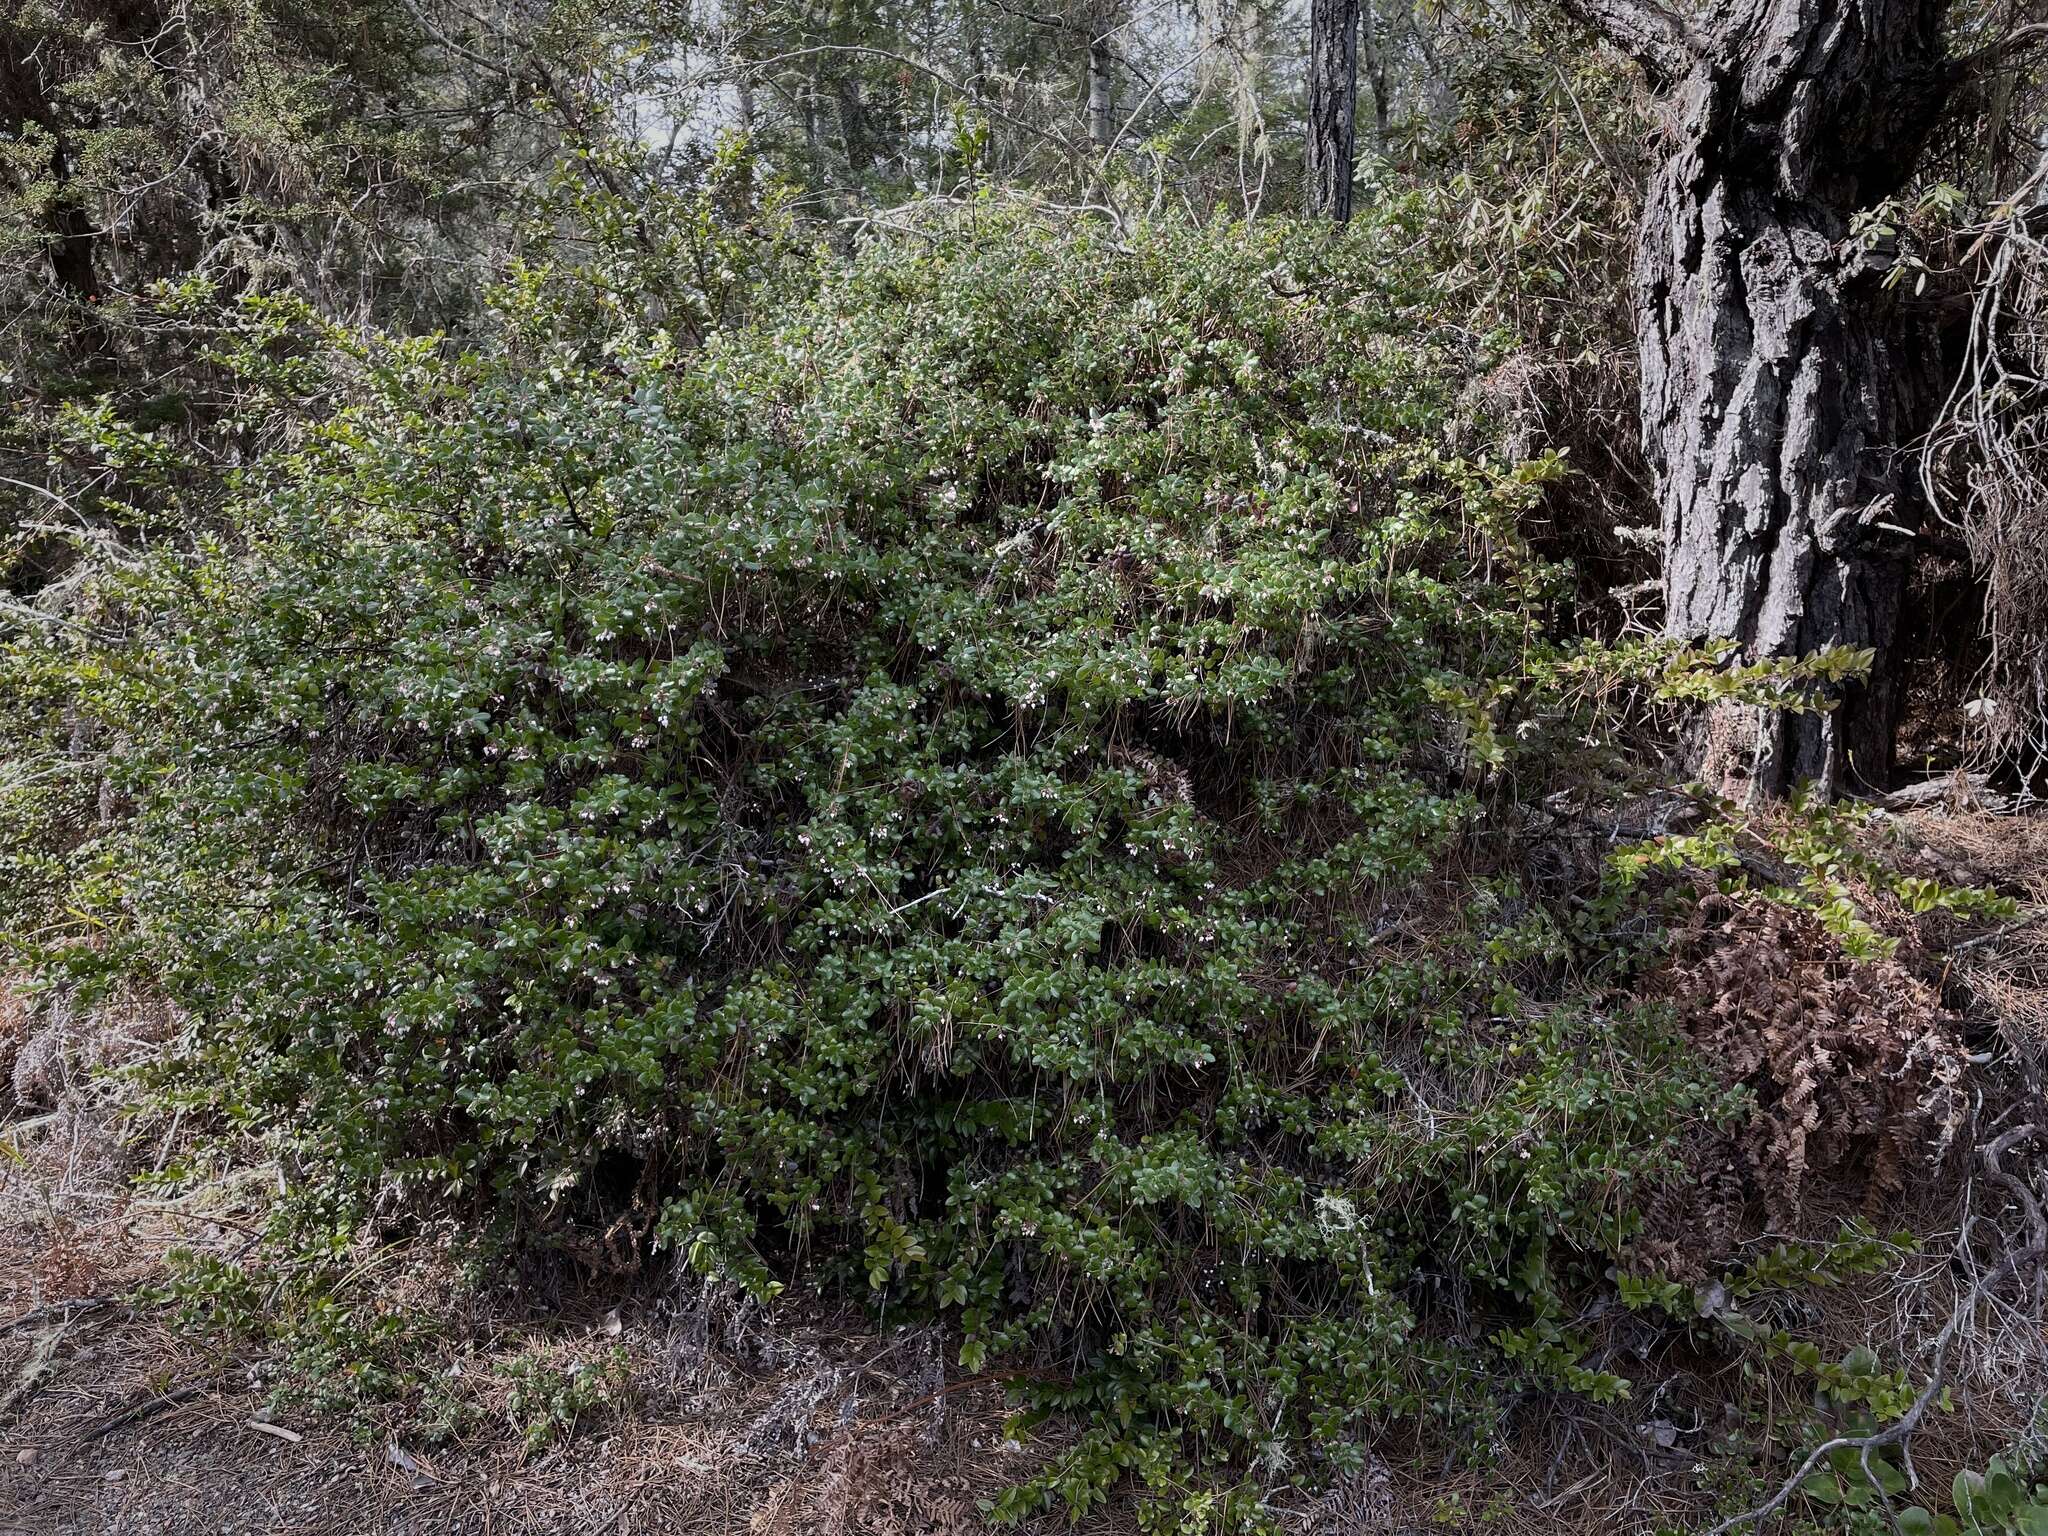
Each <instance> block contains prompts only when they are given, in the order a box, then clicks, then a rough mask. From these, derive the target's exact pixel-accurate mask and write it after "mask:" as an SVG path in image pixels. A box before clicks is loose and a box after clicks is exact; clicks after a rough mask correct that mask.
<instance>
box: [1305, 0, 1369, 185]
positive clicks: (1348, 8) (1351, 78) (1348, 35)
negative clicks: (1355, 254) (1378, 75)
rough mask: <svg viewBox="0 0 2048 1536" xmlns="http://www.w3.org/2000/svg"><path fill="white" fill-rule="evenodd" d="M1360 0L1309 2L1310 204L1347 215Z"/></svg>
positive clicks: (1354, 142) (1353, 146)
mask: <svg viewBox="0 0 2048 1536" xmlns="http://www.w3.org/2000/svg"><path fill="white" fill-rule="evenodd" d="M1358 6H1359V0H1313V3H1312V4H1311V5H1310V7H1309V23H1308V25H1309V33H1308V158H1307V170H1308V197H1307V202H1308V208H1309V211H1310V212H1311V213H1313V214H1315V215H1317V216H1319V217H1321V218H1326V219H1335V220H1336V221H1337V222H1338V223H1340V224H1342V223H1344V222H1345V221H1347V220H1348V219H1349V218H1350V217H1351V169H1352V165H1353V163H1354V158H1355V155H1356V151H1357V135H1358Z"/></svg>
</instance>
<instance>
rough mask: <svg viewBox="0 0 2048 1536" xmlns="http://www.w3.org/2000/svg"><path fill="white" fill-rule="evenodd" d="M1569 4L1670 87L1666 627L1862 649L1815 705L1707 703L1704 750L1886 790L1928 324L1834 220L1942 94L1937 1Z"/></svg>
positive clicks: (1891, 188) (1715, 759) (1654, 262)
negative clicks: (1760, 713)
mask: <svg viewBox="0 0 2048 1536" xmlns="http://www.w3.org/2000/svg"><path fill="white" fill-rule="evenodd" d="M1573 9H1575V10H1577V11H1578V12H1579V13H1580V14H1582V15H1584V16H1586V18H1587V19H1589V20H1592V21H1593V22H1594V23H1595V24H1596V25H1599V26H1601V27H1602V28H1603V30H1606V31H1607V32H1608V34H1609V36H1610V37H1613V38H1615V40H1616V41H1618V42H1622V43H1623V44H1624V46H1632V47H1634V49H1635V51H1636V52H1637V53H1638V55H1639V56H1641V57H1644V58H1645V59H1646V60H1647V61H1649V62H1650V63H1651V65H1652V67H1653V69H1656V70H1658V72H1660V73H1661V74H1663V76H1664V77H1665V78H1666V79H1667V80H1670V81H1673V82H1675V84H1674V88H1673V90H1672V92H1671V99H1670V102H1669V110H1670V123H1671V128H1670V135H1669V139H1668V142H1667V146H1666V153H1665V157H1664V160H1663V162H1662V164H1661V165H1659V167H1658V168H1657V170H1656V172H1655V174H1654V175H1653V176H1652V178H1651V182H1650V187H1649V195H1648V197H1647V199H1646V201H1645V205H1644V213H1643V223H1642V228H1641V232H1640V236H1639V240H1638V245H1637V260H1636V307H1637V326H1638V332H1639V334H1638V345H1639V348H1640V353H1641V362H1642V373H1643V379H1642V390H1643V393H1642V425H1643V441H1644V446H1645V449H1646V451H1647V454H1648V457H1649V461H1650V466H1651V469H1652V471H1653V472H1654V475H1655V478H1656V486H1657V496H1658V500H1659V503H1660V511H1661V516H1662V531H1663V547H1664V589H1665V627H1666V629H1667V631H1668V632H1669V633H1670V634H1672V635H1674V636H1677V637H1680V638H1683V639H1686V640H1733V641H1735V642H1737V643H1738V644H1739V645H1740V646H1741V647H1742V649H1743V652H1744V653H1745V656H1746V657H1747V658H1748V659H1751V660H1760V659H1766V658H1772V657H1789V656H1797V655H1802V654H1805V653H1809V652H1812V651H1815V650H1819V649H1821V648H1823V647H1828V646H1850V647H1856V648H1861V649H1869V650H1871V651H1873V652H1874V653H1875V657H1874V662H1873V666H1872V669H1871V673H1870V676H1869V678H1868V680H1867V682H1864V683H1860V684H1852V685H1849V686H1848V687H1846V688H1845V689H1843V690H1842V691H1841V692H1840V694H1839V697H1838V699H1837V707H1836V709H1835V710H1834V712H1832V713H1830V714H1793V713H1782V714H1780V713H1773V714H1771V715H1770V716H1768V717H1766V718H1764V719H1762V720H1758V719H1756V718H1755V715H1756V712H1755V711H1752V710H1740V709H1735V708H1729V707H1723V708H1720V709H1717V710H1715V711H1712V712H1710V714H1709V716H1708V717H1707V719H1706V721H1705V722H1704V723H1703V727H1702V729H1701V730H1700V731H1699V733H1698V737H1697V741H1696V751H1697V754H1698V756H1699V759H1700V762H1699V766H1700V768H1701V770H1702V772H1703V774H1704V775H1705V776H1707V777H1708V778H1709V779H1710V780H1711V781H1718V782H1720V783H1722V784H1723V785H1724V786H1727V787H1731V788H1732V787H1734V781H1736V780H1747V781H1748V784H1749V786H1750V787H1751V788H1752V789H1753V790H1754V791H1758V792H1762V793H1765V794H1779V793H1783V792H1784V791H1785V790H1787V789H1789V788H1790V787H1792V786H1793V785H1795V784H1797V783H1799V782H1800V781H1803V780H1810V781H1814V782H1816V783H1817V784H1819V785H1820V786H1821V787H1822V788H1823V789H1825V790H1827V791H1830V792H1832V791H1834V790H1836V789H1838V788H1840V787H1842V786H1844V785H1845V784H1848V783H1867V784H1881V783H1883V782H1884V780H1885V778H1886V776H1887V775H1888V773H1889V771H1890V767H1891V756H1892V727H1893V721H1894V715H1895V706H1896V682H1897V679H1896V677H1895V676H1894V674H1893V671H1892V667H1891V656H1890V651H1891V647H1892V642H1893V640H1894V638H1895V632H1896V629H1897V625H1898V616H1899V604H1900V595H1901V586H1902V580H1903V561H1902V558H1901V557H1902V554H1903V549H1902V547H1901V540H1900V538H1899V530H1901V529H1903V528H1909V527H1910V526H1911V525H1912V523H1913V521H1914V520H1915V517H1916V515H1917V506H1916V504H1915V496H1914V485H1913V480H1912V477H1911V475H1910V474H1909V473H1908V471H1907V465H1906V459H1907V457H1908V456H1907V455H1906V454H1905V453H1904V452H1903V451H1902V450H1903V449H1905V448H1906V447H1907V445H1908V444H1910V443H1911V441H1912V440H1913V439H1914V438H1915V437H1916V436H1917V435H1918V434H1919V432H1920V431H1921V430H1922V429H1923V428H1924V427H1925V426H1926V424H1927V423H1928V422H1929V420H1930V419H1931V412H1932V410H1933V408H1934V407H1935V405H1936V403H1937V398H1938V397H1937V392H1936V388H1935V385H1936V380H1935V378H1934V376H1933V373H1932V370H1931V368H1930V362H1929V355H1930V351H1931V348H1930V347H1929V345H1928V342H1927V338H1926V337H1925V336H1923V335H1919V334H1917V333H1916V331H1915V329H1914V326H1913V324H1912V322H1911V321H1910V320H1909V318H1908V316H1907V314H1906V312H1905V310H1904V309H1903V307H1902V306H1901V305H1900V304H1899V303H1898V302H1897V300H1898V297H1899V296H1898V295H1897V294H1896V293H1894V292H1892V291H1889V290H1888V289H1887V287H1886V284H1885V281H1884V278H1885V271H1886V265H1887V264H1886V261H1885V259H1884V257H1883V255H1882V254H1881V253H1879V252H1876V251H1873V250H1870V249H1868V248H1867V247H1866V246H1865V245H1864V244H1863V243H1861V242H1859V241H1858V240H1856V239H1854V238H1853V225H1854V219H1855V215H1856V214H1857V213H1858V212H1859V211H1860V210H1863V209H1867V208H1869V207H1871V206H1873V205H1874V204H1876V203H1878V202H1880V201H1882V200H1883V199H1884V198H1885V197H1887V196H1889V195H1890V194H1892V193H1893V192H1895V191H1897V190H1898V188H1899V187H1900V186H1901V185H1902V184H1903V183H1904V181H1905V179H1906V177H1907V176H1908V175H1909V174H1910V173H1911V170H1912V168H1913V164H1914V161H1915V159H1916V158H1917V156H1918V154H1919V151H1920V149H1921V147H1922V145H1923V143H1924V142H1925V139H1926V137H1927V134H1928V132H1929V131H1930V129H1931V127H1932V125H1933V122H1934V118H1935V116H1936V114H1937V112H1938V111H1939V108H1940V106H1941V102H1942V99H1943V96H1944V94H1945V89H1946V87H1945V79H1946V76H1945V74H1944V70H1943V60H1942V56H1941V41H1940V23H1941V12H1942V0H1857V3H1853V4H1852V3H1850V0H1737V3H1735V4H1734V5H1732V6H1730V7H1727V8H1724V9H1720V10H1717V11H1716V12H1715V29H1714V31H1713V32H1712V33H1703V32H1701V31H1700V30H1698V28H1697V27H1696V26H1695V25H1694V24H1693V23H1692V22H1690V21H1688V20H1687V19H1685V18H1681V17H1678V16H1676V15H1674V14H1673V13H1671V12H1668V11H1664V10H1662V8H1661V7H1656V6H1651V5H1637V4H1636V3H1635V0H1573Z"/></svg>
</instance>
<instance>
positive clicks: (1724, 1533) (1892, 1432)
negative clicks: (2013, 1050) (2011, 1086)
mask: <svg viewBox="0 0 2048 1536" xmlns="http://www.w3.org/2000/svg"><path fill="white" fill-rule="evenodd" d="M2028 1129H2029V1130H2031V1129H2032V1127H2028ZM2042 1255H2043V1250H2042V1249H2041V1248H2040V1247H2038V1246H2037V1247H2030V1248H2025V1249H2022V1250H2020V1251H2018V1252H2016V1253H2008V1254H2007V1255H2006V1256H2005V1257H2004V1258H2003V1259H2001V1260H2000V1261H1999V1263H1998V1266H1997V1267H1996V1268H1995V1269H1993V1270H1992V1271H1991V1272H1990V1273H1989V1274H1987V1275H1986V1276H1985V1277H1984V1278H1983V1279H1981V1280H1979V1281H1978V1282H1977V1283H1976V1284H1975V1285H1974V1286H1972V1287H1971V1288H1970V1294H1969V1295H1967V1296H1965V1297H1964V1298H1963V1299H1962V1300H1961V1301H1960V1302H1958V1303H1957V1304H1956V1309H1955V1311H1954V1312H1953V1313H1951V1314H1950V1316H1949V1320H1948V1322H1947V1324H1946V1325H1945V1326H1944V1327H1943V1328H1942V1330H1941V1333H1940V1334H1939V1335H1938V1336H1937V1337H1936V1339H1935V1341H1934V1370H1933V1372H1932V1373H1931V1374H1930V1375H1929V1376H1928V1378H1927V1385H1926V1386H1924V1387H1922V1388H1921V1389H1920V1395H1919V1396H1918V1397H1916V1398H1914V1399H1913V1403H1912V1406H1911V1407H1909V1408H1908V1409H1907V1410H1906V1411H1905V1413H1904V1414H1902V1415H1901V1416H1900V1418H1899V1420H1898V1422H1897V1423H1895V1424H1892V1425H1890V1426H1888V1427H1887V1428H1884V1429H1881V1430H1878V1431H1876V1432H1875V1433H1874V1434H1868V1435H1837V1436H1835V1438H1834V1439H1832V1440H1825V1441H1823V1442H1821V1443H1820V1444H1819V1445H1817V1446H1815V1447H1814V1448H1813V1449H1812V1450H1811V1451H1809V1452H1808V1453H1807V1456H1806V1459H1805V1460H1804V1461H1802V1462H1801V1463H1800V1464H1799V1466H1798V1467H1797V1468H1796V1469H1795V1470H1794V1471H1793V1473H1792V1475H1791V1476H1790V1477H1788V1478H1786V1479H1785V1482H1784V1484H1783V1486H1781V1487H1780V1488H1779V1489H1778V1491H1777V1492H1776V1493H1775V1494H1773V1495H1772V1496H1771V1497H1770V1498H1769V1499H1768V1500H1766V1501H1765V1502H1764V1503H1762V1504H1759V1505H1758V1506H1757V1507H1756V1508H1755V1509H1752V1510H1748V1511H1746V1512H1744V1513H1743V1514H1739V1515H1731V1516H1730V1517H1729V1518H1728V1519H1726V1520H1723V1521H1722V1522H1721V1523H1720V1524H1719V1525H1717V1526H1715V1527H1714V1528H1713V1529H1712V1530H1710V1531H1708V1532H1707V1533H1706V1536H1728V1532H1730V1531H1732V1530H1734V1529H1735V1528H1736V1527H1737V1526H1741V1525H1750V1524H1752V1523H1754V1525H1755V1526H1756V1528H1757V1529H1758V1530H1762V1529H1763V1523H1764V1521H1766V1520H1768V1519H1769V1518H1770V1517H1771V1516H1772V1515H1774V1514H1776V1513H1777V1512H1778V1511H1779V1510H1781V1509H1783V1508H1784V1507H1785V1504H1786V1502H1787V1501H1788V1500H1789V1499H1790V1498H1791V1497H1792V1495H1793V1494H1795V1493H1797V1492H1798V1491H1799V1489H1800V1487H1801V1485H1803V1484H1804V1483H1805V1481H1806V1479H1807V1478H1808V1477H1810V1476H1812V1474H1813V1471H1814V1469H1815V1468H1816V1467H1818V1466H1819V1465H1820V1464H1821V1463H1822V1462H1823V1461H1825V1460H1827V1458H1828V1457H1830V1456H1832V1455H1833V1454H1834V1453H1835V1452H1836V1451H1856V1452H1858V1453H1860V1456H1861V1460H1862V1463H1863V1468H1864V1474H1865V1476H1871V1473H1870V1453H1871V1452H1872V1451H1875V1450H1881V1449H1883V1448H1884V1447H1886V1446H1889V1445H1902V1444H1903V1443H1904V1442H1905V1441H1907V1440H1908V1439H1909V1438H1911V1436H1912V1434H1913V1432H1914V1431H1915V1430H1917V1429H1918V1428H1919V1427H1920V1421H1921V1420H1922V1419H1923V1418H1925V1417H1926V1415H1927V1410H1928V1408H1929V1407H1931V1406H1932V1405H1933V1403H1934V1400H1935V1399H1936V1398H1937V1397H1939V1396H1940V1395H1941V1389H1942V1387H1943V1386H1944V1385H1945V1384H1946V1382H1947V1380H1948V1350H1949V1345H1950V1344H1951V1343H1953V1342H1954V1340H1955V1336H1956V1333H1957V1332H1958V1331H1959V1330H1960V1329H1961V1328H1962V1326H1963V1324H1964V1323H1965V1322H1966V1321H1968V1319H1969V1316H1970V1314H1971V1313H1972V1312H1974V1311H1975V1310H1976V1308H1977V1303H1978V1302H1980V1301H1982V1300H1983V1299H1984V1298H1985V1297H1986V1296H1989V1295H1990V1294H1991V1293H1992V1292H1993V1291H1995V1290H1996V1289H1997V1288H1998V1287H1999V1286H2000V1285H2002V1284H2004V1283H2005V1281H2006V1280H2008V1279H2009V1278H2011V1277H2012V1276H2013V1275H2014V1274H2015V1273H2017V1272H2018V1270H2019V1268H2020V1266H2021V1265H2023V1264H2039V1263H2040V1261H2041V1258H2042ZM1872 1481H1873V1483H1875V1478H1874V1477H1873V1478H1872Z"/></svg>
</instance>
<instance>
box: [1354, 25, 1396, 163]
mask: <svg viewBox="0 0 2048 1536" xmlns="http://www.w3.org/2000/svg"><path fill="white" fill-rule="evenodd" d="M1358 60H1359V64H1360V67H1361V68H1363V69H1364V71H1365V83H1366V86H1367V88H1368V89H1370V90H1371V92H1372V147H1373V148H1374V149H1375V150H1377V151H1379V152H1380V153H1381V154H1385V153H1386V149H1387V126H1388V123H1389V121H1390V120H1391V118H1392V116H1393V103H1392V101H1391V99H1390V98H1391V95H1392V91H1391V88H1390V87H1389V85H1388V81H1387V28H1386V26H1385V25H1384V23H1383V22H1382V21H1381V19H1380V17H1379V16H1378V15H1377V14H1376V13H1375V12H1374V10H1373V0H1359V4H1358Z"/></svg>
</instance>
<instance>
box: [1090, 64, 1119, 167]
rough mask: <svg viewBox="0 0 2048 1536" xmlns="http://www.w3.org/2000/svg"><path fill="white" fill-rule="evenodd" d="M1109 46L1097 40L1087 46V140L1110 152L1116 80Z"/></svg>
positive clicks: (1114, 113) (1113, 133) (1113, 125)
mask: <svg viewBox="0 0 2048 1536" xmlns="http://www.w3.org/2000/svg"><path fill="white" fill-rule="evenodd" d="M1114 68H1115V60H1114V59H1112V58H1111V57H1110V52H1109V43H1108V42H1107V40H1105V39H1103V38H1100V37H1097V38H1092V39H1090V40H1089V43H1088V140H1089V142H1090V143H1092V144H1093V145H1094V146H1095V147H1096V148H1097V149H1107V148H1109V145H1110V140H1111V139H1112V138H1113V137H1114V136H1115V132H1116V125H1115V123H1114V121H1113V119H1114V117H1115V115H1116V80H1115V76H1114V75H1113V74H1112V73H1111V71H1112V70H1113V69H1114Z"/></svg>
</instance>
